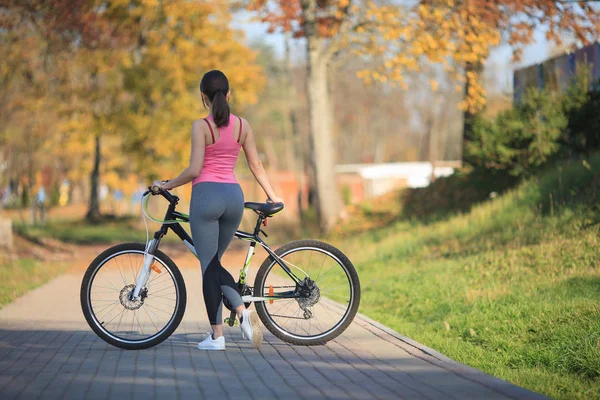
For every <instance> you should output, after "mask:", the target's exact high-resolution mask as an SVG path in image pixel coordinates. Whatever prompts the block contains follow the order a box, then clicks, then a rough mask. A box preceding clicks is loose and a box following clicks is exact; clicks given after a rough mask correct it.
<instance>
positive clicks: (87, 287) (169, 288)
mask: <svg viewBox="0 0 600 400" xmlns="http://www.w3.org/2000/svg"><path fill="white" fill-rule="evenodd" d="M144 250H145V246H144V245H143V244H141V243H125V244H120V245H117V246H114V247H111V248H109V249H107V250H105V251H104V252H103V253H101V254H100V255H99V256H98V257H96V259H95V260H94V261H92V263H91V264H90V266H89V267H88V269H87V271H86V273H85V275H84V277H83V282H82V283H81V294H80V297H81V309H82V311H83V315H84V316H85V319H86V320H87V322H88V324H89V325H90V327H91V328H92V330H93V331H94V332H95V333H96V334H97V335H98V336H100V338H102V339H103V340H104V341H106V342H107V343H110V344H112V345H113V346H116V347H120V348H122V349H127V350H140V349H145V348H148V347H152V346H155V345H157V344H159V343H161V342H162V341H164V340H165V339H166V338H168V337H169V336H170V335H171V334H172V333H173V332H174V331H175V329H177V327H178V326H179V323H180V322H181V319H182V318H183V314H184V312H185V306H186V290H185V283H184V281H183V277H182V276H181V272H179V269H178V268H177V266H176V265H175V263H174V262H173V260H171V259H170V258H169V257H167V255H166V254H164V253H163V252H162V251H160V250H158V249H157V250H156V252H155V254H154V263H153V265H152V267H151V269H150V277H149V278H148V282H147V284H146V287H145V288H143V289H142V291H141V292H140V297H139V298H138V299H137V300H131V298H130V294H132V292H133V290H134V289H135V284H136V280H137V277H138V274H139V272H140V270H141V268H142V266H143V265H144V255H145V252H144Z"/></svg>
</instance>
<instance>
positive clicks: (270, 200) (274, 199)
mask: <svg viewBox="0 0 600 400" xmlns="http://www.w3.org/2000/svg"><path fill="white" fill-rule="evenodd" d="M267 203H283V199H282V198H280V197H277V196H273V197H270V198H268V199H267Z"/></svg>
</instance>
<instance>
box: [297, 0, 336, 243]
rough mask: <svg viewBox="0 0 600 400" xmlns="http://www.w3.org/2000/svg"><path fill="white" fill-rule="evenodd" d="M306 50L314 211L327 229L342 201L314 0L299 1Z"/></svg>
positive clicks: (325, 69)
mask: <svg viewBox="0 0 600 400" xmlns="http://www.w3.org/2000/svg"><path fill="white" fill-rule="evenodd" d="M302 9H303V17H304V32H305V35H306V51H307V79H306V85H307V94H308V120H309V130H310V138H311V140H310V142H311V157H310V161H311V165H312V169H313V171H314V177H315V181H316V182H315V183H316V189H317V190H316V197H317V213H318V216H319V225H320V227H321V231H322V232H324V233H325V232H327V231H328V230H329V229H330V228H331V227H332V226H333V224H334V223H335V222H336V220H337V219H338V216H339V212H340V207H341V202H340V201H339V194H338V190H337V185H336V180H335V168H334V166H335V159H334V157H335V149H334V146H333V140H332V133H333V132H332V127H333V120H332V111H333V110H332V108H331V99H330V92H329V88H328V85H327V67H328V61H329V60H328V59H327V57H326V56H325V55H324V53H323V46H324V39H322V38H320V37H319V36H318V33H317V30H316V21H317V18H316V0H303V1H302Z"/></svg>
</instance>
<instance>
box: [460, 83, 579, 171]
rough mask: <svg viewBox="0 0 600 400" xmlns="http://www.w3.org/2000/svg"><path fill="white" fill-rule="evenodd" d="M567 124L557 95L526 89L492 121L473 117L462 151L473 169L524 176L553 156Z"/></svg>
mask: <svg viewBox="0 0 600 400" xmlns="http://www.w3.org/2000/svg"><path fill="white" fill-rule="evenodd" d="M567 124H568V121H567V117H566V115H565V113H564V110H563V104H562V96H561V95H560V94H558V93H555V92H551V91H550V90H547V89H544V90H541V91H538V90H537V89H532V88H530V89H529V90H527V92H526V93H525V95H524V97H523V100H522V102H521V103H520V104H519V105H517V106H516V107H514V108H512V109H510V110H506V111H504V112H501V113H499V114H498V115H497V116H496V119H495V120H494V121H489V120H486V119H483V118H481V117H480V118H477V119H476V120H475V123H474V126H473V140H472V141H471V142H469V143H467V145H466V151H467V153H468V156H469V158H470V159H472V160H475V165H477V166H480V167H484V168H486V169H490V170H504V171H508V172H509V173H510V174H512V175H516V176H522V175H528V174H529V173H531V172H532V171H534V170H535V169H536V168H537V167H539V166H541V165H542V164H544V163H545V162H546V161H547V160H548V159H549V158H550V157H552V156H553V155H554V154H556V153H557V151H558V150H559V148H560V144H559V140H560V138H561V137H562V136H563V135H564V132H565V130H566V128H567Z"/></svg>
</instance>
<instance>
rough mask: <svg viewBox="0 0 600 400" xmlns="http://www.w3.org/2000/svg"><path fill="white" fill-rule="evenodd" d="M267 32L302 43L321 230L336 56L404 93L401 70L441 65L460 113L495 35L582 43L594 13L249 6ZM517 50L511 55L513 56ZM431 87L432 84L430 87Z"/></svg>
mask: <svg viewBox="0 0 600 400" xmlns="http://www.w3.org/2000/svg"><path fill="white" fill-rule="evenodd" d="M249 7H250V9H252V10H255V11H257V12H258V13H259V15H260V17H261V18H262V20H263V21H264V22H267V23H269V24H270V30H271V31H275V30H283V31H292V32H293V33H294V35H295V36H296V37H304V38H305V40H306V54H307V75H308V76H307V90H308V95H309V96H308V97H309V99H308V102H309V115H308V117H309V121H310V132H311V134H310V137H311V144H312V152H313V168H314V169H315V170H316V174H315V175H316V186H317V192H318V210H319V214H320V217H321V225H322V228H323V230H327V229H328V228H329V227H330V226H331V225H332V224H333V222H334V221H335V216H336V214H337V211H338V210H339V208H338V204H339V201H338V196H337V194H336V192H337V191H336V189H335V179H334V174H333V164H334V159H335V157H334V155H335V152H334V150H333V148H332V146H331V143H332V141H331V137H332V135H333V134H332V130H333V126H332V121H331V118H330V116H331V110H330V106H331V101H330V96H329V94H328V90H327V89H328V87H327V86H328V75H327V69H328V67H330V66H331V62H332V60H333V59H334V58H335V57H336V56H338V55H339V54H344V53H347V52H351V53H352V54H355V55H356V56H358V57H369V58H371V57H374V58H375V59H377V60H383V61H382V62H380V63H377V64H375V65H371V66H370V67H369V68H368V69H365V70H364V71H362V72H361V73H360V74H359V77H362V78H363V79H365V80H366V81H373V80H379V81H381V82H389V81H392V82H395V83H398V84H400V85H401V86H403V87H405V86H406V82H405V80H404V76H405V74H406V71H416V70H418V68H419V65H420V60H421V59H422V58H423V57H424V58H425V59H427V60H428V62H431V63H442V64H444V67H445V68H446V70H447V72H449V73H451V74H452V75H454V76H455V77H456V79H458V80H459V81H460V82H463V84H464V86H463V87H461V86H460V85H458V90H459V91H460V90H462V89H463V88H464V101H463V102H461V103H460V104H459V106H460V107H461V108H463V109H464V110H465V112H467V113H474V112H476V111H478V110H480V109H481V108H482V107H483V105H484V104H485V96H484V90H483V87H482V85H481V84H480V83H479V79H478V78H479V74H480V73H481V69H482V65H483V63H484V62H485V59H486V58H487V56H488V54H489V50H490V48H491V47H492V46H495V45H497V44H499V43H500V40H501V37H502V34H505V35H507V38H508V41H509V43H510V44H512V45H523V44H527V43H530V42H531V41H532V40H533V35H532V32H533V30H534V29H535V28H536V27H537V26H540V25H542V24H547V25H548V33H547V36H548V38H549V39H552V40H555V41H559V40H560V36H559V34H560V33H562V32H565V31H566V32H569V33H573V34H574V35H575V37H577V39H578V40H580V41H581V42H582V43H585V42H587V41H589V40H590V39H591V38H593V37H597V34H598V28H599V26H600V24H599V23H598V21H599V13H600V11H598V10H596V9H594V8H593V7H592V6H591V5H589V4H581V5H577V4H570V3H565V2H562V1H551V0H544V1H537V0H523V1H508V0H492V1H486V0H464V1H460V0H422V1H421V2H420V3H419V4H417V5H416V6H415V7H403V6H399V5H394V4H386V3H381V2H374V1H362V2H360V3H359V2H355V1H352V0H339V1H334V0H320V1H318V0H301V1H299V2H298V1H294V0H272V1H269V0H253V1H251V2H250V6H249ZM518 48H519V47H518V46H517V51H516V53H515V55H516V56H518V55H519V51H518ZM432 85H437V82H432Z"/></svg>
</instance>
